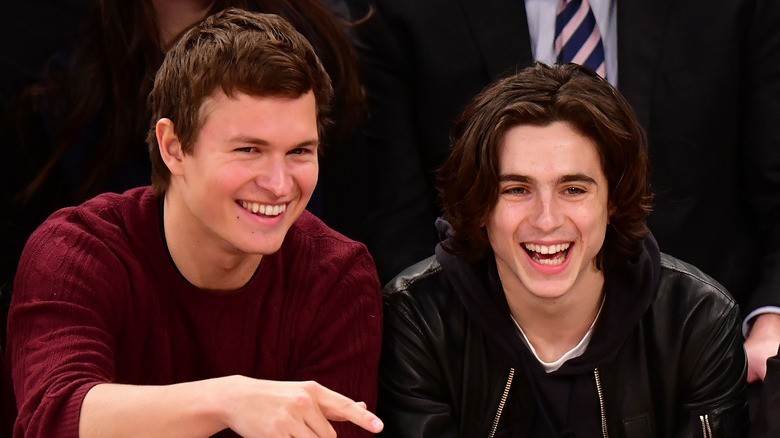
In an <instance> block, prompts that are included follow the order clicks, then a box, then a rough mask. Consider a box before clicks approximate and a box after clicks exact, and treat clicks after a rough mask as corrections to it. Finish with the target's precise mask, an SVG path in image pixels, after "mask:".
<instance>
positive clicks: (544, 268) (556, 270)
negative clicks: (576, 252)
mask: <svg viewBox="0 0 780 438" xmlns="http://www.w3.org/2000/svg"><path fill="white" fill-rule="evenodd" d="M525 243H527V242H524V243H523V244H521V248H520V249H521V250H522V251H523V253H524V254H525V257H526V259H527V260H528V262H529V264H530V266H531V267H532V268H533V269H534V270H535V271H537V272H539V273H541V274H543V275H556V274H560V273H561V272H564V271H566V269H567V268H568V267H569V264H570V263H571V256H572V249H574V242H571V241H561V242H554V243H548V242H545V243H537V244H539V245H556V244H559V243H569V248H568V249H567V250H566V256H565V259H564V260H563V263H561V264H559V265H545V264H542V263H539V262H537V261H536V260H534V259H533V257H531V254H529V253H528V251H526V249H525ZM534 243H536V242H534Z"/></svg>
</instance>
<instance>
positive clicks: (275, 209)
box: [241, 201, 287, 216]
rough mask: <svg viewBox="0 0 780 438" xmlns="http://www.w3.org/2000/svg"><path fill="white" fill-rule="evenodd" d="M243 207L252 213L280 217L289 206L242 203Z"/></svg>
mask: <svg viewBox="0 0 780 438" xmlns="http://www.w3.org/2000/svg"><path fill="white" fill-rule="evenodd" d="M241 206H242V207H244V208H245V209H247V210H249V211H251V212H252V213H255V214H257V213H260V214H262V215H264V216H279V215H280V214H282V213H284V211H285V210H286V209H287V204H279V205H269V204H260V203H259V202H247V201H241Z"/></svg>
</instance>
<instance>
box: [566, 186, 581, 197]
mask: <svg viewBox="0 0 780 438" xmlns="http://www.w3.org/2000/svg"><path fill="white" fill-rule="evenodd" d="M563 192H564V193H565V194H567V195H570V196H576V195H581V194H583V193H585V190H584V189H582V188H580V187H566V188H565V189H563Z"/></svg>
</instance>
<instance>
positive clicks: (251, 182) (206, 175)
mask: <svg viewBox="0 0 780 438" xmlns="http://www.w3.org/2000/svg"><path fill="white" fill-rule="evenodd" d="M201 117H203V118H204V120H205V122H204V123H203V126H202V128H201V130H200V133H199V134H198V136H197V139H196V140H195V144H194V148H193V152H192V153H191V154H184V153H182V152H181V148H180V146H176V142H173V146H171V148H169V149H170V150H171V151H172V154H171V157H172V158H168V159H167V161H168V163H169V164H168V166H169V168H171V174H172V179H171V187H170V188H169V190H168V193H167V194H166V216H167V215H168V213H169V210H170V211H171V214H175V221H174V222H175V224H176V230H172V233H173V236H169V239H170V238H171V237H173V238H178V239H186V241H187V242H188V245H190V246H192V247H193V249H195V250H196V251H198V252H201V253H209V251H211V253H209V254H214V255H215V257H219V256H220V255H221V254H225V255H229V256H230V255H233V256H238V258H239V259H240V258H241V257H242V256H257V255H265V254H271V253H274V252H276V251H277V250H278V249H279V248H280V247H281V245H282V241H283V240H284V237H285V235H286V234H287V231H288V230H289V229H290V227H291V226H292V224H293V223H294V222H295V220H296V219H298V217H299V216H300V215H301V213H302V212H303V210H304V208H305V207H306V204H307V203H308V201H309V198H311V195H312V192H313V191H314V186H315V185H316V183H317V175H318V163H317V148H318V145H319V138H318V134H317V114H316V109H315V99H314V95H313V94H312V93H311V92H310V93H307V94H304V95H302V96H301V97H298V98H287V97H276V96H266V97H256V96H249V95H246V94H242V93H237V94H235V95H234V96H233V97H228V96H226V95H225V94H224V93H222V92H221V91H217V92H215V93H214V94H212V95H211V96H210V97H209V98H208V99H207V100H206V101H205V102H204V104H203V106H202V107H201ZM159 129H160V128H159V127H158V131H159ZM177 148H178V149H177ZM169 204H170V208H169ZM167 232H168V230H167V229H166V233H167Z"/></svg>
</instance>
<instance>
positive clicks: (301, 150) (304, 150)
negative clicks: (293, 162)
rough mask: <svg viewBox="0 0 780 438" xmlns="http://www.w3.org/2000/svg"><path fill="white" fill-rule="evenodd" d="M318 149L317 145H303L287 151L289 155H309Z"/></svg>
mask: <svg viewBox="0 0 780 438" xmlns="http://www.w3.org/2000/svg"><path fill="white" fill-rule="evenodd" d="M316 150H317V147H316V146H303V147H298V148H295V149H291V150H290V151H289V152H287V153H288V154H289V155H308V154H313V153H315V151H316Z"/></svg>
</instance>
